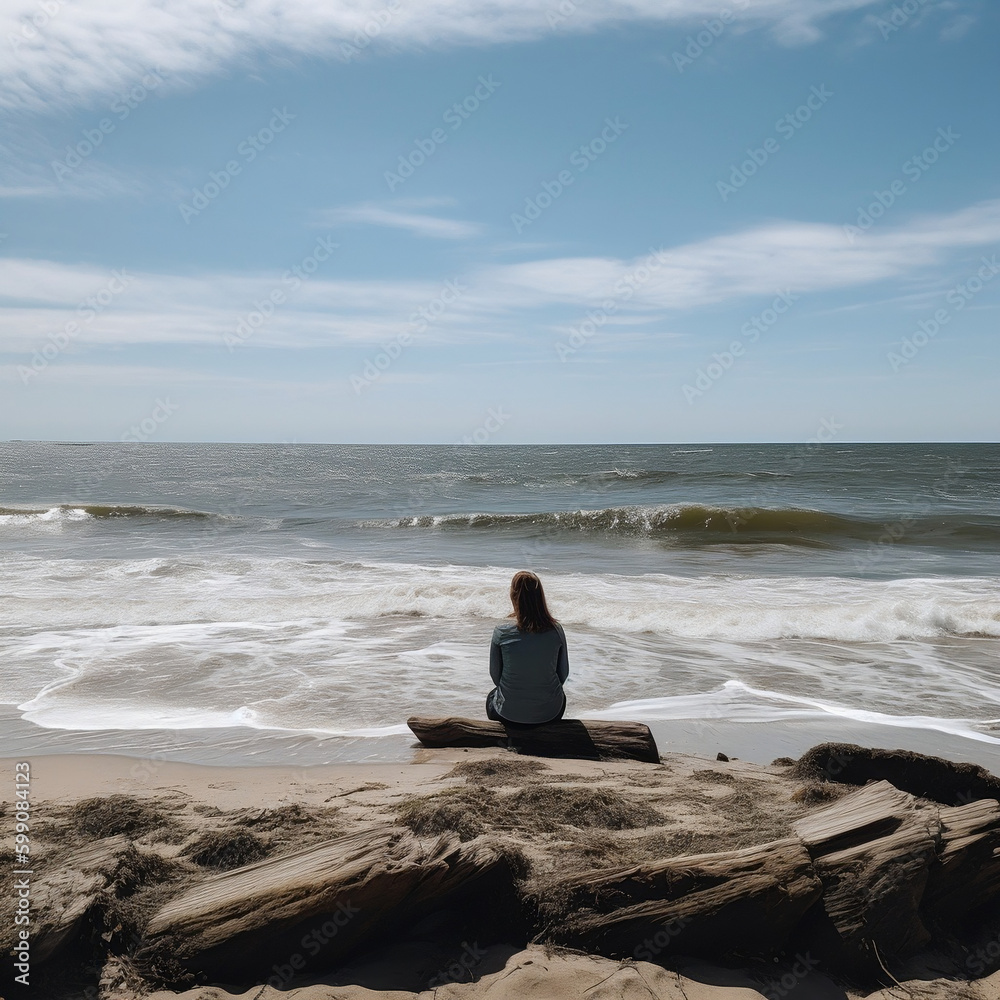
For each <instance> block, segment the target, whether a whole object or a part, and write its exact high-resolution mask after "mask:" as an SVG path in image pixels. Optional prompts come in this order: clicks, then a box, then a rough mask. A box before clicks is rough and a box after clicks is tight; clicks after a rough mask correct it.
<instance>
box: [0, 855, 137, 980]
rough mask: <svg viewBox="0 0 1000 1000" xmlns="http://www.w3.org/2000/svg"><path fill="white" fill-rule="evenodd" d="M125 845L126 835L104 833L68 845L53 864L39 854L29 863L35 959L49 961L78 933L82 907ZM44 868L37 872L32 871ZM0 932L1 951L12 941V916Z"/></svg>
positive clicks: (98, 891)
mask: <svg viewBox="0 0 1000 1000" xmlns="http://www.w3.org/2000/svg"><path fill="white" fill-rule="evenodd" d="M130 849H131V842H130V841H129V840H128V838H127V837H104V838H102V839H100V840H95V841H93V843H90V844H87V845H86V846H85V847H81V848H79V849H78V850H75V851H72V852H71V853H69V854H67V855H66V856H65V857H63V858H61V859H60V861H59V863H58V865H49V864H48V863H47V861H46V858H45V855H44V854H42V855H40V856H39V857H38V860H36V861H34V862H33V864H32V865H31V866H29V867H33V868H34V869H35V871H36V875H35V877H34V879H33V880H32V883H31V910H32V932H31V957H32V960H33V961H34V962H37V963H38V964H39V965H41V964H43V963H45V962H48V961H51V960H52V959H53V958H54V957H57V956H58V954H59V953H60V952H61V951H62V950H63V949H64V948H65V947H67V946H68V945H69V944H71V943H72V942H73V941H75V940H76V938H77V937H78V935H79V933H80V930H81V925H82V922H83V919H84V917H85V916H86V914H87V912H88V911H89V910H90V909H91V907H93V906H94V904H95V903H97V902H98V900H99V899H100V898H101V896H102V894H103V892H104V890H105V889H106V888H107V886H108V884H109V882H110V881H111V877H112V873H113V872H114V871H115V869H116V868H117V867H118V863H119V861H120V860H121V858H122V857H123V856H124V855H125V854H126V853H127V852H128V851H129V850H130ZM39 871H42V872H44V875H43V877H41V878H39V877H38V874H37V872H39ZM4 927H5V933H4V935H3V937H2V938H0V947H2V948H3V950H4V951H5V952H6V951H7V950H8V949H9V948H10V947H12V946H13V943H14V940H13V934H14V932H16V930H17V927H15V925H14V922H13V920H11V921H10V923H9V927H8V926H7V923H6V922H5V924H4Z"/></svg>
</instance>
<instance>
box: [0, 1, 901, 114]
mask: <svg viewBox="0 0 1000 1000" xmlns="http://www.w3.org/2000/svg"><path fill="white" fill-rule="evenodd" d="M876 3H882V0H754V2H753V3H752V4H750V5H749V7H748V9H747V11H746V13H745V14H744V15H742V16H743V18H744V20H745V21H746V22H747V23H748V24H758V25H763V26H770V27H771V28H772V29H773V30H774V32H775V34H776V36H777V37H778V38H779V39H780V40H782V41H785V42H789V43H801V42H808V41H813V40H815V39H816V38H817V37H818V35H819V25H820V24H821V23H822V22H823V20H824V19H825V18H827V17H829V16H831V15H833V14H837V13H841V12H845V11H852V10H859V9H862V8H868V7H871V6H873V5H874V4H876ZM558 6H559V5H558V4H556V3H551V4H548V3H538V0H492V2H490V3H483V2H482V0H422V2H420V3H413V4H410V3H404V4H401V5H399V6H398V7H397V8H396V9H395V10H394V11H393V10H392V8H390V7H389V6H387V4H386V3H385V0H327V2H325V3H315V2H314V0H171V2H170V3H169V4H165V3H162V2H160V0H130V2H129V3H108V2H107V0H51V2H50V3H48V4H45V5H42V4H39V3H38V0H6V2H5V3H4V4H3V6H2V8H0V39H2V40H3V41H2V42H0V44H2V45H3V46H4V48H5V49H7V52H6V53H5V55H4V57H3V58H2V59H0V95H2V96H0V105H3V106H7V107H22V108H30V109H32V110H35V111H45V110H49V109H53V108H58V107H65V106H71V105H78V104H81V103H83V104H87V103H92V102H93V101H95V100H98V99H99V98H100V97H101V96H102V95H107V94H109V93H112V92H114V90H115V89H116V88H117V87H119V86H121V85H122V84H123V82H127V81H129V80H130V79H132V78H134V77H135V75H136V74H141V73H143V72H146V71H148V69H149V68H150V67H156V68H157V69H158V70H161V71H163V72H165V73H167V74H169V78H170V84H169V86H170V87H171V88H176V87H178V86H188V85H190V84H192V83H199V82H201V81H203V80H205V79H207V78H209V77H211V76H214V75H217V74H219V73H222V72H225V71H227V70H229V69H231V68H232V67H234V66H238V65H242V66H244V67H247V68H252V66H253V64H254V60H255V59H256V57H257V56H259V55H260V54H261V53H262V52H264V51H268V52H271V53H280V52H282V51H284V52H293V53H305V54H308V55H328V56H334V57H339V58H343V57H344V46H345V45H346V46H350V45H351V44H352V42H353V41H354V40H356V39H357V38H359V37H360V38H362V39H365V40H366V41H365V51H373V50H382V51H385V50H392V49H400V48H414V47H426V46H446V45H487V44H493V43H503V42H512V41H528V40H534V39H538V38H543V37H546V36H549V35H551V34H552V33H553V32H554V31H556V30H558V31H561V32H587V31H593V30H596V29H598V28H601V27H606V26H609V25H614V24H623V23H629V22H633V23H642V22H645V23H654V24H655V23H661V24H669V23H674V24H685V23H692V24H694V23H697V21H698V20H699V19H701V18H705V17H711V16H714V15H717V14H718V10H719V3H718V0H587V2H586V3H578V4H575V5H572V10H571V13H570V14H569V15H568V16H565V17H562V18H561V19H560V21H559V23H558V26H557V27H553V24H552V23H551V22H550V19H549V17H548V15H549V13H550V11H552V10H557V9H558ZM50 10H51V13H49V11H50ZM372 24H376V25H377V26H378V27H377V30H375V31H374V32H373V31H372V29H371V25H372Z"/></svg>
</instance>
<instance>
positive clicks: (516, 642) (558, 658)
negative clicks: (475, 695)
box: [486, 571, 569, 726]
mask: <svg viewBox="0 0 1000 1000" xmlns="http://www.w3.org/2000/svg"><path fill="white" fill-rule="evenodd" d="M510 601H511V604H512V605H513V606H514V610H513V611H512V612H511V614H510V615H509V616H508V617H509V618H512V619H514V620H513V621H504V622H501V624H499V625H497V627H496V628H495V629H494V630H493V638H492V640H491V642H490V677H491V678H492V680H493V683H494V684H495V685H496V687H495V688H493V690H492V691H490V693H489V694H488V695H487V696H486V717H487V718H488V719H492V720H494V721H495V722H503V723H509V724H511V725H514V726H519V725H520V726H540V725H544V724H545V723H547V722H555V721H557V720H558V719H561V718H562V717H563V713H564V712H565V711H566V695H565V693H564V692H563V684H564V683H565V681H566V678H567V677H568V676H569V655H568V653H567V651H566V634H565V633H564V632H563V628H562V626H561V625H560V624H559V622H557V621H556V620H555V618H553V617H552V615H551V614H550V612H549V609H548V605H546V603H545V592H544V591H543V590H542V581H541V580H539V579H538V577H537V576H536V575H535V574H534V573H529V572H527V571H521V572H519V573H515V574H514V578H513V579H512V580H511V582H510Z"/></svg>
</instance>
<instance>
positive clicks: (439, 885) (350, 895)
mask: <svg viewBox="0 0 1000 1000" xmlns="http://www.w3.org/2000/svg"><path fill="white" fill-rule="evenodd" d="M511 884H512V878H511V876H510V872H509V870H508V868H507V863H506V861H505V859H504V857H503V856H502V855H501V854H500V853H498V852H497V851H494V850H492V849H491V848H489V847H487V846H484V845H483V844H482V843H476V842H472V843H468V844H462V843H460V842H459V841H458V840H457V839H456V838H453V837H440V838H438V839H436V840H434V841H431V842H425V841H419V840H417V838H415V837H414V836H413V835H412V834H411V833H410V832H409V831H404V830H401V829H398V828H394V827H382V828H378V829H374V830H367V831H363V832H361V833H356V834H352V835H351V836H347V837H341V838H340V839H338V840H333V841H328V842H326V843H324V844H320V845H317V846H314V847H310V848H307V849H305V850H301V851H297V852H295V853H293V854H286V855H285V856H283V857H279V858H274V859H272V860H267V861H260V862H258V863H256V864H253V865H248V866H246V867H244V868H238V869H236V870H234V871H230V872H225V873H223V874H220V875H215V876H211V877H209V878H207V879H205V880H204V881H203V882H200V883H199V884H198V885H197V886H195V887H194V888H193V889H191V890H190V891H188V892H186V893H184V894H183V895H181V896H179V897H177V898H175V899H173V900H171V901H170V902H168V903H167V904H166V905H165V906H164V907H163V908H162V909H160V910H159V911H158V912H157V913H156V914H154V916H153V917H152V918H151V919H150V921H149V923H148V925H147V927H146V930H145V935H144V941H143V943H142V945H141V946H140V948H139V950H138V952H137V954H136V962H137V965H138V966H139V967H140V968H147V969H150V968H157V967H160V968H162V966H163V960H164V959H173V960H175V961H177V962H179V963H180V965H181V966H182V967H183V968H184V969H186V970H187V971H188V972H191V973H195V974H204V975H207V976H208V977H210V978H212V979H214V980H216V981H223V982H230V983H248V982H260V981H262V980H263V979H267V978H269V977H271V976H273V975H274V974H275V973H274V966H275V964H276V963H277V964H278V965H281V966H282V968H283V969H284V968H286V967H287V969H290V970H291V973H290V975H289V976H287V977H286V979H287V978H289V977H290V976H291V975H300V974H304V973H305V972H307V971H308V970H309V968H310V966H315V968H316V969H328V968H331V967H332V966H334V965H336V963H337V962H338V961H339V960H340V959H342V958H343V957H344V956H346V955H347V954H348V953H350V952H351V951H354V950H355V949H357V948H359V947H361V946H364V945H375V944H379V943H383V942H384V940H385V936H386V933H387V932H389V931H391V930H392V928H393V927H394V926H396V925H398V924H401V923H406V922H408V921H409V922H414V921H415V920H416V919H417V918H418V917H419V916H423V915H425V912H426V910H427V908H428V907H433V908H434V909H436V910H439V909H448V908H449V907H451V906H453V905H457V903H458V902H459V901H460V900H461V899H463V898H464V897H465V896H466V895H468V894H469V893H471V892H478V893H482V894H484V895H487V894H490V893H491V892H492V893H496V892H498V891H500V892H502V891H503V889H504V887H506V888H507V889H509V888H510V886H511Z"/></svg>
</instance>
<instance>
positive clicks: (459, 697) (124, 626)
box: [0, 555, 1000, 742]
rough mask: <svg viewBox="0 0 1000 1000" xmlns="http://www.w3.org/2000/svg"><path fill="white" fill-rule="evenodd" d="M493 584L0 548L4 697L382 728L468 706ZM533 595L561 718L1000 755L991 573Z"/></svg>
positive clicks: (368, 731)
mask: <svg viewBox="0 0 1000 1000" xmlns="http://www.w3.org/2000/svg"><path fill="white" fill-rule="evenodd" d="M509 579H510V570H509V569H500V568H490V569H482V570H480V569H475V568H472V567H456V566H435V567H428V566H416V565H401V564H375V563H372V564H366V563H360V562H353V563H347V562H323V561H309V560H292V559H264V558H260V557H254V558H238V557H231V556H227V557H222V556H219V557H215V558H212V559H205V558H186V559H185V558H172V559H148V560H139V561H112V560H89V561H82V560H45V559H37V558H36V559H25V558H23V557H15V556H10V555H8V556H6V557H4V558H0V589H2V592H3V593H5V594H7V595H9V596H8V598H7V599H5V600H4V601H2V602H0V657H3V661H4V663H5V664H6V667H7V669H5V670H4V671H3V672H2V673H0V703H5V704H8V705H16V706H18V708H19V710H20V711H21V713H22V715H23V717H24V718H25V719H27V720H28V721H31V722H34V723H36V724H37V725H40V726H45V727H50V728H59V729H83V730H91V731H95V730H103V729H123V730H150V729H168V730H178V731H186V730H193V729H228V728H233V727H239V728H244V729H257V730H277V731H285V732H300V733H312V734H317V735H327V736H333V735H337V736H372V737H382V736H395V735H398V734H400V733H402V732H405V728H404V727H402V720H403V718H405V716H406V715H407V714H410V713H411V712H414V711H420V710H423V709H430V708H433V710H434V711H436V712H439V713H448V714H470V713H473V714H477V715H479V714H481V713H482V700H483V696H484V694H485V690H486V687H487V686H488V677H487V674H486V659H487V657H486V649H487V643H488V639H489V635H490V631H491V629H492V625H493V623H494V622H495V621H496V620H498V619H500V618H501V617H502V616H503V615H504V614H505V613H506V611H507V604H506V590H507V585H508V583H509ZM545 581H546V587H547V591H548V594H549V599H550V604H551V606H552V609H553V611H554V613H555V614H556V615H557V616H558V617H559V618H560V619H561V621H562V622H563V624H564V625H565V627H566V630H567V634H568V636H569V639H570V644H571V664H572V667H571V680H570V686H569V691H570V694H571V698H572V702H573V706H574V712H575V713H577V714H586V715H596V716H597V717H601V716H602V715H603V716H605V717H609V718H610V717H616V718H622V717H626V716H627V717H630V718H641V719H647V720H670V719H723V720H730V721H744V722H762V721H771V720H776V719H786V720H791V719H801V718H829V717H831V716H841V717H843V718H845V719H851V720H855V721H858V722H866V723H871V724H876V725H885V726H916V727H919V728H926V729H934V730H937V731H939V732H942V733H952V734H955V735H962V736H966V737H968V738H971V739H977V740H982V741H986V742H997V740H996V739H995V738H994V737H993V736H991V735H989V729H990V727H991V725H992V720H994V719H995V718H996V717H997V716H998V715H1000V683H998V682H997V681H996V680H995V679H994V673H995V671H994V670H993V664H994V663H995V659H996V655H997V652H998V649H1000V644H998V642H997V641H996V639H995V638H991V637H996V636H998V635H1000V580H997V579H994V578H979V579H972V578H963V579H951V578H933V579H910V580H897V581H890V582H884V581H882V582H872V581H864V580H852V579H835V578H800V577H795V578H792V577H788V578H772V579H763V578H754V577H737V576H717V577H701V578H698V579H688V578H680V577H672V576H667V575H648V576H637V577H623V576H612V575H584V574H559V573H550V574H546V575H545ZM976 637H978V638H976ZM926 705H934V706H935V707H937V706H941V707H940V709H939V711H940V716H941V717H940V718H939V717H937V716H935V715H933V714H930V713H928V712H927V711H926V707H925V706H926ZM959 714H960V715H961V717H960V718H950V717H949V716H951V715H956V716H957V715H959Z"/></svg>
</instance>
